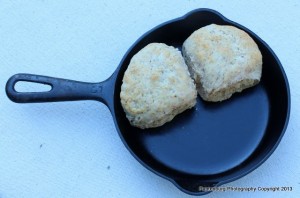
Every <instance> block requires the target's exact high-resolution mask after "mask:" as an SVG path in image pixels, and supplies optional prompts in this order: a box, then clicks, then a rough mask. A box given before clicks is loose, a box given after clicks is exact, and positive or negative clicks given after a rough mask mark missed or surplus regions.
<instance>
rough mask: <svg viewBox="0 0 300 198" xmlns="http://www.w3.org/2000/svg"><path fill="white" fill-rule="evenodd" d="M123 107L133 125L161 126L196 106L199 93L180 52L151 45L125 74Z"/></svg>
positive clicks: (144, 49)
mask: <svg viewBox="0 0 300 198" xmlns="http://www.w3.org/2000/svg"><path fill="white" fill-rule="evenodd" d="M120 97H121V104H122V106H123V109H124V111H125V113H126V117H127V118H128V120H129V122H130V123H131V125H133V126H136V127H139V128H142V129H144V128H153V127H158V126H161V125H163V124H165V123H166V122H169V121H171V120H172V119H173V118H174V117H175V116H176V115H177V114H179V113H181V112H183V111H184V110H186V109H189V108H192V107H193V106H194V105H195V104H196V97H197V91H196V87H195V84H194V81H193V79H192V78H191V77H190V74H189V71H188V68H187V65H186V64H185V62H184V59H183V57H182V55H181V53H180V51H179V50H177V49H175V48H174V47H171V46H167V45H165V44H162V43H151V44H149V45H147V46H146V47H144V48H143V49H142V50H140V51H139V52H138V53H137V54H135V55H134V56H133V57H132V59H131V61H130V64H129V66H128V68H127V70H126V71H125V74H124V78H123V83H122V86H121V93H120Z"/></svg>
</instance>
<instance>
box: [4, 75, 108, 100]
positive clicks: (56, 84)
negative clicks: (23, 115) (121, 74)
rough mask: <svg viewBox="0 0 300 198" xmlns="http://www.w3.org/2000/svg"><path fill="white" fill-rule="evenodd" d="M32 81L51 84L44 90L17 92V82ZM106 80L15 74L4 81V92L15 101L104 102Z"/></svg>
mask: <svg viewBox="0 0 300 198" xmlns="http://www.w3.org/2000/svg"><path fill="white" fill-rule="evenodd" d="M22 81H23V82H24V81H25V82H32V83H40V84H46V85H50V86H51V90H50V91H45V92H17V91H16V90H15V85H16V83H17V82H22ZM106 84H107V83H106V81H104V82H100V83H85V82H78V81H73V80H66V79H61V78H53V77H48V76H40V75H33V74H16V75H14V76H12V77H11V78H10V79H9V80H8V81H7V83H6V94H7V96H8V97H9V99H10V100H12V101H13V102H16V103H39V102H59V101H75V100H98V101H101V102H103V103H105V104H106V100H107V99H106V97H105V96H106V95H107V93H103V89H104V88H105V86H106Z"/></svg>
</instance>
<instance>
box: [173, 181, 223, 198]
mask: <svg viewBox="0 0 300 198" xmlns="http://www.w3.org/2000/svg"><path fill="white" fill-rule="evenodd" d="M173 183H174V184H175V186H176V187H177V188H178V189H180V190H181V191H183V192H185V193H187V194H190V195H198V196H199V195H206V194H208V193H211V192H212V191H214V190H213V188H215V187H217V186H219V185H221V184H220V183H219V182H213V181H197V180H183V179H178V180H175V181H174V182H173Z"/></svg>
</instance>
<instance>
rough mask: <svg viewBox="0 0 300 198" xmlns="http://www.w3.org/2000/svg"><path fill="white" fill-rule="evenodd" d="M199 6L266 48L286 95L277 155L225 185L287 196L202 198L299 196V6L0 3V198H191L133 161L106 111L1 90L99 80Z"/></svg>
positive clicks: (182, 1) (292, 2)
mask: <svg viewBox="0 0 300 198" xmlns="http://www.w3.org/2000/svg"><path fill="white" fill-rule="evenodd" d="M201 7H207V8H212V9H215V10H217V11H219V12H220V13H222V14H223V15H224V16H226V17H227V18H229V19H231V20H233V21H236V22H238V23H240V24H242V25H244V26H246V27H248V28H249V29H251V30H252V31H254V32H255V33H256V34H257V35H259V36H260V37H261V38H262V39H263V40H265V41H266V42H267V43H268V44H269V45H270V47H271V48H272V49H273V50H274V51H275V53H276V54H277V56H278V58H279V59H280V60H281V62H282V65H283V66H284V69H285V71H286V74H287V76H288V79H289V82H290V88H291V96H292V109H291V117H290V123H289V126H288V129H287V131H286V133H285V136H284V137H283V139H282V141H281V143H280V145H279V146H278V148H277V149H276V151H275V152H274V154H273V155H272V156H271V157H270V158H269V159H268V160H267V161H266V162H265V163H264V164H263V165H262V166H260V167H259V168H258V169H256V170H255V171H253V172H252V173H250V174H249V175H247V176H245V177H243V178H241V179H239V180H237V181H235V182H232V183H229V184H226V185H225V186H234V187H259V186H260V187H274V186H279V187H281V186H291V187H293V191H292V192H286V193H284V192H277V193H273V192H256V193H245V192H243V193H238V192H226V193H223V192H213V193H211V194H209V195H207V196H206V197H240V196H243V197H253V196H256V197H300V153H299V150H300V135H299V125H300V104H299V99H300V93H299V90H300V81H299V78H300V67H299V64H300V14H299V13H300V12H299V10H300V9H299V8H300V2H299V1H298V0H288V1H258V0H256V1H253V0H250V1H238V0H231V1H211V0H206V1H205V0H201V1H196V0H194V1H193V0H189V1H188V0H173V1H160V0H152V1H133V0H132V1H128V0H127V1H124V0H119V1H116V0H110V1H96V0H94V1H92V0H90V1H86V0H81V1H78V0H74V1H67V0H56V1H55V0H52V1H50V0H31V1H24V0H14V1H3V0H0V197H1V198H11V197H13V198H14V197H15V198H17V197H18V198H19V197H26V198H27V197H28V198H31V197H40V198H42V197H144V198H148V197H149V198H150V197H172V198H174V197H189V195H186V194H184V193H182V192H181V191H179V190H178V189H177V188H176V187H175V186H173V185H172V184H171V183H170V182H168V181H166V180H164V179H162V178H160V177H158V176H156V175H155V174H153V173H152V172H149V171H148V170H146V169H145V168H144V167H143V166H142V165H140V164H139V163H138V162H137V161H136V160H135V159H134V158H133V157H132V156H131V155H130V153H129V152H128V151H127V150H126V148H125V147H124V145H123V143H122V142H121V140H120V138H119V136H118V134H117V132H116V130H115V127H114V123H113V120H112V117H111V115H110V112H109V111H108V109H107V108H106V106H105V105H103V104H101V103H99V102H93V101H82V102H62V103H48V104H22V105H21V104H16V103H13V102H11V101H10V100H8V98H7V97H6V94H5V90H4V87H5V83H6V81H7V79H8V78H9V77H10V76H11V75H13V74H16V73H21V72H24V73H33V74H41V75H48V76H54V77H61V78H67V79H74V80H79V81H90V82H98V81H102V80H105V79H106V78H108V77H109V76H110V75H111V74H112V73H113V71H114V70H115V69H116V67H117V66H118V64H119V62H120V60H121V58H122V57H123V55H124V54H125V52H126V51H127V49H128V48H129V47H130V46H131V45H132V44H133V43H134V42H135V41H136V40H137V39H138V38H139V37H140V36H141V35H142V34H143V33H145V32H146V31H148V30H149V29H151V28H153V27H154V26H156V25H158V24H160V23H162V22H165V21H168V20H170V19H173V18H176V17H179V16H182V15H184V14H186V13H187V12H189V11H191V10H193V9H195V8H201ZM274 89H276V88H275V87H274Z"/></svg>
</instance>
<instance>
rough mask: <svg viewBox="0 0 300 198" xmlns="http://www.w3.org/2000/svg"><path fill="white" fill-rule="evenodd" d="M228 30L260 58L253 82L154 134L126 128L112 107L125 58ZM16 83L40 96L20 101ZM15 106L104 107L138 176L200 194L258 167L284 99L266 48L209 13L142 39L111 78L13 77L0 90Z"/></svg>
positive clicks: (285, 89) (281, 78) (278, 124)
mask: <svg viewBox="0 0 300 198" xmlns="http://www.w3.org/2000/svg"><path fill="white" fill-rule="evenodd" d="M212 23H215V24H220V25H233V26H236V27H238V28H240V29H242V30H244V31H246V32H247V33H248V34H249V35H250V36H251V37H252V38H253V39H254V40H255V42H256V43H257V44H258V46H259V49H260V50H261V53H262V55H263V72H262V79H261V82H260V83H259V84H258V85H257V86H255V87H253V88H249V89H247V90H245V91H243V92H242V93H238V94H234V96H233V97H232V98H231V99H229V100H226V101H224V102H220V103H209V102H204V101H203V100H201V99H200V97H199V96H198V99H197V105H196V107H195V108H193V109H191V110H187V111H185V112H184V113H182V114H180V115H178V116H176V117H175V119H174V120H172V121H171V122H169V123H167V124H165V125H164V126H162V127H158V128H154V129H147V130H141V129H138V128H135V127H132V126H131V125H130V124H129V122H128V120H127V119H126V116H125V113H124V111H123V108H122V106H121V103H120V89H121V84H122V79H123V75H124V72H125V70H126V69H127V66H128V64H129V61H130V59H131V57H132V56H133V55H134V54H136V53H137V52H138V51H139V50H140V49H142V48H143V47H145V46H146V45H147V44H149V43H152V42H163V43H166V44H167V45H172V46H175V47H178V48H181V45H182V43H183V41H184V40H185V39H186V38H187V37H188V36H189V35H190V34H191V33H192V32H193V31H195V30H197V29H198V28H200V27H203V26H205V25H209V24H212ZM18 81H28V82H34V83H43V84H48V85H50V86H51V87H52V89H51V90H50V91H48V92H39V93H36V92H34V93H24V92H23V93H20V92H16V91H15V89H14V86H15V84H16V82H18ZM6 92H7V95H8V97H9V98H10V99H11V100H12V101H14V102H17V103H32V102H56V101H74V100H98V101H100V102H103V103H104V104H106V105H107V106H108V108H109V109H110V112H111V113H112V117H113V118H114V122H115V125H116V128H117V130H118V132H119V135H120V137H121V139H122V141H123V143H124V144H125V146H126V147H127V149H128V150H129V151H130V153H131V154H132V155H133V156H134V157H135V158H136V159H137V160H138V161H139V162H140V163H141V164H142V165H143V166H145V167H146V168H148V169H149V170H150V171H152V172H154V173H156V174H157V175H159V176H161V177H163V178H165V179H168V180H169V181H171V182H172V183H174V184H175V185H176V186H177V187H178V188H179V189H180V190H182V191H184V192H186V193H189V194H192V195H202V194H206V193H208V192H207V191H201V189H200V188H199V187H200V186H207V187H213V186H220V185H222V184H225V183H227V182H230V181H233V180H236V179H238V178H240V177H242V176H244V175H246V174H248V173H249V172H251V171H253V170H254V169H255V168H257V167H258V166H259V165H261V164H262V163H263V162H264V161H265V160H266V159H267V158H268V157H269V156H270V155H271V154H272V153H273V151H274V150H275V148H276V147H277V145H278V144H279V142H280V140H281V138H282V136H283V134H284V132H285V129H286V127H287V124H288V120H289V113H290V93H289V85H288V80H287V77H286V75H285V73H284V70H283V68H282V66H281V64H280V62H279V60H278V59H277V57H276V55H275V54H274V52H273V51H272V50H271V49H270V47H269V46H268V45H267V44H266V43H265V42H264V41H263V40H262V39H260V38H259V37H258V36H257V35H255V34H254V33H253V32H251V31H250V30H248V29H247V28H245V27H243V26H241V25H239V24H237V23H235V22H233V21H230V20H228V19H227V18H225V17H224V16H222V15H221V14H219V13H218V12H216V11H214V10H210V9H198V10H194V11H192V12H189V13H188V14H186V15H185V16H183V17H180V18H177V19H175V20H171V21H169V22H166V23H164V24H162V25H159V26H157V27H156V28H154V29H152V30H150V31H149V32H147V33H146V34H145V35H143V36H142V37H141V38H140V39H139V40H138V41H136V43H135V44H134V45H133V46H132V47H131V48H130V49H129V50H128V52H127V53H126V55H125V56H124V58H123V59H122V61H121V63H120V65H119V67H118V68H117V70H116V71H115V72H114V73H113V74H112V76H111V77H109V78H108V79H107V80H105V81H104V82H100V83H83V82H77V81H71V80H65V79H58V78H51V77H46V76H38V75H32V74H16V75H14V76H12V77H11V78H10V79H9V80H8V82H7V85H6Z"/></svg>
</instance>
